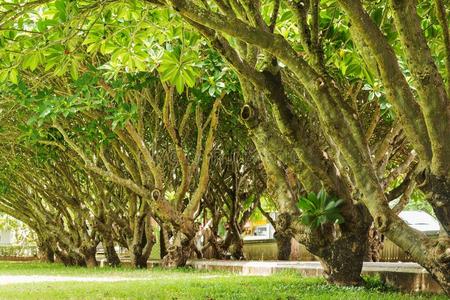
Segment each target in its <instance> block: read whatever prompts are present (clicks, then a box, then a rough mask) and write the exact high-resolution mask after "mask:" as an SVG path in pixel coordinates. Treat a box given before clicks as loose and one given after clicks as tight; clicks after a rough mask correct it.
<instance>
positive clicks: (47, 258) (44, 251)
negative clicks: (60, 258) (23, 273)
mask: <svg viewBox="0 0 450 300" xmlns="http://www.w3.org/2000/svg"><path fill="white" fill-rule="evenodd" d="M38 258H39V260H40V261H41V262H45V263H54V262H55V251H53V249H52V248H51V247H50V245H48V244H47V243H42V244H41V243H40V244H39V245H38Z"/></svg>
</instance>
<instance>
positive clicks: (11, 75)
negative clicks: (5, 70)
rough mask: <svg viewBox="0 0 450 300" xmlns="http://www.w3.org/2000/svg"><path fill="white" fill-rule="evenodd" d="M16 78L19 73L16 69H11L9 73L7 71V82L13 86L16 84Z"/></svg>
mask: <svg viewBox="0 0 450 300" xmlns="http://www.w3.org/2000/svg"><path fill="white" fill-rule="evenodd" d="M18 76H19V72H18V71H17V69H11V71H9V80H10V81H11V82H12V83H14V84H18V83H19V81H18Z"/></svg>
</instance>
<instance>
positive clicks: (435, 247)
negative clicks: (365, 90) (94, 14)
mask: <svg viewBox="0 0 450 300" xmlns="http://www.w3.org/2000/svg"><path fill="white" fill-rule="evenodd" d="M152 2H154V3H155V4H162V3H161V2H159V1H152ZM338 2H339V7H340V8H342V9H343V10H344V12H345V14H346V15H345V16H348V17H349V19H350V20H351V21H352V25H353V27H354V28H355V29H354V30H355V33H357V34H358V35H359V36H361V37H362V40H363V42H364V44H363V45H366V46H367V48H368V49H369V51H370V53H371V54H372V56H373V57H375V60H376V65H377V67H378V68H379V74H374V75H375V76H377V78H379V79H380V82H381V84H382V86H383V88H384V92H385V94H386V98H387V100H388V101H389V103H390V104H391V105H392V106H393V108H394V110H395V112H396V114H397V116H398V118H399V120H400V122H401V126H402V128H403V129H404V131H405V134H406V136H407V138H408V141H409V142H410V143H411V145H412V146H413V147H414V149H415V150H416V151H417V153H418V156H419V158H420V162H421V164H420V169H421V174H422V175H423V176H425V178H426V179H427V181H425V182H426V183H428V184H425V185H424V186H423V188H424V189H428V190H429V191H430V198H429V199H430V200H431V201H430V202H431V204H432V205H434V210H435V211H436V212H437V214H436V215H437V216H438V218H439V220H440V222H441V223H442V224H443V226H444V227H445V228H446V227H448V223H449V220H448V218H447V216H448V213H447V212H446V211H448V207H449V203H450V202H449V201H448V199H449V198H448V193H447V192H445V191H448V188H446V186H447V187H448V182H449V181H448V178H449V173H448V172H449V169H448V167H447V166H448V165H449V160H450V155H449V153H448V147H445V146H444V145H443V141H444V140H448V137H449V134H450V126H448V124H449V112H450V109H449V105H450V104H449V100H448V94H447V92H446V90H445V84H444V80H443V76H442V74H440V73H439V70H438V67H437V66H436V63H435V61H434V59H433V57H432V55H431V49H430V48H429V46H428V45H427V39H426V36H425V33H424V30H423V28H422V27H421V24H420V18H419V16H418V14H417V9H416V7H417V5H416V2H415V1H390V2H389V3H388V4H389V5H388V6H385V7H384V6H383V7H381V8H382V10H390V11H391V12H392V16H393V19H394V21H395V25H396V26H395V29H396V32H397V33H398V36H399V38H398V39H395V40H394V42H395V43H397V45H401V47H402V49H403V50H404V53H402V55H401V57H402V58H405V59H406V62H407V70H408V71H409V72H410V74H411V75H412V78H413V79H414V82H413V83H411V84H409V83H408V81H407V79H406V77H405V75H404V73H403V72H402V70H401V68H400V63H399V59H397V57H396V56H395V52H394V48H393V46H392V45H391V44H390V43H389V42H390V41H389V40H388V38H387V37H385V36H384V34H383V32H382V30H381V29H380V28H379V26H378V25H377V24H376V23H375V22H374V21H373V19H372V18H371V17H370V15H369V13H368V11H370V10H371V8H372V9H373V8H374V7H368V8H364V7H363V5H362V3H361V2H360V1H338ZM169 3H170V5H171V6H172V7H173V8H174V9H175V10H176V11H177V12H179V13H180V15H182V16H183V17H184V18H186V19H187V20H189V21H190V22H191V23H194V24H195V23H197V24H201V26H202V27H207V28H210V29H213V30H215V31H217V32H219V33H223V34H227V35H229V36H231V37H234V38H237V39H238V40H240V41H242V42H243V43H247V44H249V45H252V46H255V47H256V48H258V49H260V50H261V51H264V52H266V53H270V54H271V55H273V56H274V57H275V58H276V59H278V60H279V61H280V62H282V63H283V64H284V65H285V66H286V69H288V70H290V71H291V72H292V73H293V76H294V78H295V82H296V83H297V84H298V85H299V86H301V87H303V89H304V90H305V92H306V93H307V95H308V97H309V99H310V100H311V105H312V106H313V107H314V110H315V113H316V114H317V117H318V120H320V124H321V127H322V130H323V132H324V134H325V135H326V136H327V138H328V139H331V140H332V142H333V144H335V147H337V148H338V149H339V151H340V152H341V154H342V156H343V159H344V160H345V166H343V165H341V166H339V165H338V169H339V171H340V172H341V173H342V174H345V173H346V172H348V171H347V170H346V169H349V170H350V172H351V176H352V177H353V178H354V180H353V181H354V182H353V183H354V185H355V186H356V187H357V188H358V190H360V191H361V192H362V194H363V197H362V199H361V200H362V201H363V203H364V204H365V205H366V207H367V208H368V210H369V211H370V213H371V215H372V217H373V218H374V221H375V224H376V226H377V228H378V229H379V230H380V231H382V232H383V233H385V234H386V235H387V236H388V238H390V239H391V240H393V241H394V242H395V243H396V244H397V245H399V246H400V247H401V248H403V249H405V250H407V251H408V252H410V253H411V255H412V256H413V257H414V258H415V259H416V260H417V261H418V262H419V263H420V264H422V265H423V266H424V267H425V268H427V270H428V271H429V272H430V273H431V274H432V276H433V277H434V278H435V279H437V281H438V282H440V283H441V285H442V287H443V289H444V290H445V291H446V292H449V287H450V285H449V281H450V278H449V274H450V272H449V269H448V268H449V265H450V264H449V263H448V255H447V254H446V251H447V252H448V248H449V244H450V241H449V238H448V234H447V236H446V237H444V238H442V239H440V240H439V241H437V240H434V241H433V240H432V239H431V238H428V237H425V236H424V235H422V234H420V233H418V232H416V231H414V230H413V229H411V228H409V227H408V226H407V225H406V224H405V223H404V222H403V221H402V220H401V219H400V218H399V217H397V216H396V215H395V214H394V213H393V212H392V211H391V209H390V208H389V206H388V201H387V199H386V195H385V193H384V191H383V187H382V186H381V184H380V180H379V177H378V174H377V172H376V168H375V165H374V162H373V159H372V154H371V151H369V150H368V147H367V146H368V141H367V138H366V135H365V133H364V132H363V130H362V128H361V126H360V122H359V119H358V115H357V110H356V109H355V108H354V107H353V108H352V107H351V106H350V105H349V103H348V97H347V96H346V95H347V93H346V91H345V90H346V88H345V87H346V86H347V87H348V86H349V84H350V83H351V81H350V82H349V79H350V78H348V77H344V78H339V77H338V76H336V75H334V74H332V72H331V70H330V68H327V66H326V65H325V61H324V58H325V57H324V56H323V54H324V52H325V51H323V47H322V44H321V42H322V41H321V39H320V38H319V37H320V35H319V34H318V33H319V31H321V30H322V27H321V25H320V19H321V18H320V14H319V12H320V10H319V7H320V3H319V1H311V4H312V5H309V4H310V3H306V2H296V1H286V5H287V9H288V10H289V11H291V13H292V15H294V16H296V18H297V20H296V21H297V25H298V26H299V34H298V37H299V40H300V41H301V44H302V50H303V51H304V55H299V52H298V51H296V49H295V46H296V45H295V44H294V43H292V42H291V41H290V40H289V37H288V38H285V37H283V36H282V35H280V34H278V33H277V34H274V33H272V32H271V28H270V26H269V25H267V23H266V22H265V21H264V18H263V15H262V13H261V11H262V10H261V8H262V6H261V3H260V2H259V1H255V2H252V4H250V3H247V2H244V1H242V2H241V1H239V2H238V4H237V5H235V6H230V5H228V2H224V1H215V4H217V6H216V8H213V7H209V6H208V5H207V6H206V7H205V6H203V5H199V4H196V3H195V2H194V1H178V0H174V1H169ZM436 3H437V4H438V5H437V10H438V11H440V12H441V13H440V15H442V11H443V13H444V16H445V14H446V11H445V9H444V10H443V9H442V8H443V7H444V5H443V4H442V2H441V1H436ZM302 4H303V5H302ZM305 4H308V5H305ZM383 4H384V3H383ZM204 5H206V3H204ZM331 5H333V6H334V5H335V3H331ZM326 7H327V4H325V5H324V6H322V8H326ZM240 8H241V10H239V9H240ZM376 8H380V7H379V6H378V5H375V9H376ZM444 8H445V7H444ZM276 10H278V8H276ZM225 15H226V16H225ZM275 16H276V15H275ZM308 16H311V22H310V23H308V21H307V17H308ZM439 19H440V20H441V21H440V22H441V23H442V24H444V26H443V28H444V29H443V32H444V34H443V35H442V36H448V26H445V23H446V22H445V19H446V18H439ZM442 19H443V21H444V22H443V21H442ZM391 30H392V29H391ZM441 30H442V29H441ZM431 39H433V36H432V37H431ZM446 40H447V43H445V42H444V46H445V48H446V49H448V39H446ZM357 48H359V49H361V44H360V45H357ZM277 65H278V64H277V63H276V66H277ZM263 75H264V73H263V74H260V73H259V74H258V77H259V78H261V77H262V76H263ZM255 79H256V78H255ZM412 87H416V88H417V91H418V92H417V94H415V92H414V91H413V89H412ZM347 89H348V88H347ZM416 99H417V102H416ZM425 99H427V100H426V101H425ZM274 103H276V102H274ZM281 121H283V125H291V126H292V124H293V122H292V119H289V118H288V115H284V116H283V115H282V119H281ZM287 128H289V127H287ZM302 158H303V161H304V162H305V163H306V164H307V165H308V167H310V165H311V164H309V162H308V161H306V159H305V158H304V157H302ZM431 187H434V188H431ZM436 199H439V200H438V202H439V204H438V205H437V203H436ZM417 241H419V242H417Z"/></svg>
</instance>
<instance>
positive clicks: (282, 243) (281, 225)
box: [274, 213, 292, 260]
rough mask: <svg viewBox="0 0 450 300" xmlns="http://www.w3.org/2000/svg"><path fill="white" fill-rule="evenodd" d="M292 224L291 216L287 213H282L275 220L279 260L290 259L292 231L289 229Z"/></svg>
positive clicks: (275, 236)
mask: <svg viewBox="0 0 450 300" xmlns="http://www.w3.org/2000/svg"><path fill="white" fill-rule="evenodd" d="M290 225H291V216H290V215H289V214H287V213H284V214H283V213H282V214H280V215H279V216H278V218H277V219H276V220H275V234H274V238H275V241H276V242H277V248H278V254H277V259H278V260H289V257H290V256H291V241H292V231H291V230H289V226H290Z"/></svg>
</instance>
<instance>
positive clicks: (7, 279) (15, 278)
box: [0, 275, 150, 286]
mask: <svg viewBox="0 0 450 300" xmlns="http://www.w3.org/2000/svg"><path fill="white" fill-rule="evenodd" d="M136 280H150V278H148V277H147V278H136V277H131V278H127V277H77V276H47V275H0V286H2V285H8V284H16V283H39V282H119V281H136Z"/></svg>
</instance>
